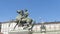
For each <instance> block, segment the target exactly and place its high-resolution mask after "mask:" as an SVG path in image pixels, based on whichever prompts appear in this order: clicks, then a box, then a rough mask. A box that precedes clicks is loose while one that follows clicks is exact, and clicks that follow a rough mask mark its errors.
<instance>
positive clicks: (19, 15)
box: [16, 10, 24, 20]
mask: <svg viewBox="0 0 60 34" xmlns="http://www.w3.org/2000/svg"><path fill="white" fill-rule="evenodd" d="M17 13H18V16H17V17H16V20H21V19H22V18H23V15H24V12H23V10H17Z"/></svg>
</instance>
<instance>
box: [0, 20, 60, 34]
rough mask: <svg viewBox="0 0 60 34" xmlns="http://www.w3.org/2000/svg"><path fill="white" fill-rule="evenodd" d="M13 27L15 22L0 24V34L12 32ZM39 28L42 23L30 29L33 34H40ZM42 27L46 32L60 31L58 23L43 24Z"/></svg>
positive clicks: (59, 23)
mask: <svg viewBox="0 0 60 34" xmlns="http://www.w3.org/2000/svg"><path fill="white" fill-rule="evenodd" d="M10 23H11V25H10V27H9V24H10ZM15 25H16V23H15V21H7V22H0V32H2V33H3V34H8V32H9V31H11V30H13V28H14V26H15ZM41 26H42V23H35V25H34V27H33V29H32V30H33V32H41ZM44 26H45V28H46V32H48V31H59V30H60V22H44ZM16 29H18V26H17V27H16V28H15V30H16Z"/></svg>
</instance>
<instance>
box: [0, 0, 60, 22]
mask: <svg viewBox="0 0 60 34" xmlns="http://www.w3.org/2000/svg"><path fill="white" fill-rule="evenodd" d="M24 9H27V10H28V12H29V17H30V18H32V19H33V20H35V21H36V22H41V21H44V22H54V21H60V0H0V22H3V21H9V20H12V19H16V16H17V15H18V14H17V12H16V11H17V10H24Z"/></svg>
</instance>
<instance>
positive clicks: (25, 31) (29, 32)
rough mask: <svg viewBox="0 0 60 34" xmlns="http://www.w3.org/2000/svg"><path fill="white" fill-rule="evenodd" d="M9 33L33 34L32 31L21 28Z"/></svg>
mask: <svg viewBox="0 0 60 34" xmlns="http://www.w3.org/2000/svg"><path fill="white" fill-rule="evenodd" d="M8 34H32V32H31V31H28V30H21V31H10V32H8Z"/></svg>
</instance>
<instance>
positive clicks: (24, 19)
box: [14, 10, 33, 29]
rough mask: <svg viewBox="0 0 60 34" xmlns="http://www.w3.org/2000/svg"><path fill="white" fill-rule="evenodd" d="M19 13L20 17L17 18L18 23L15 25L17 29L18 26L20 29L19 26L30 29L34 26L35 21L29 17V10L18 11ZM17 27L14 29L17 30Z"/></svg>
mask: <svg viewBox="0 0 60 34" xmlns="http://www.w3.org/2000/svg"><path fill="white" fill-rule="evenodd" d="M17 13H18V16H17V17H16V23H17V24H16V25H15V27H16V26H17V25H18V27H19V26H22V27H23V26H25V25H26V26H27V27H29V26H31V25H32V22H33V20H32V19H31V18H29V17H28V16H29V13H28V10H24V11H23V10H17ZM15 27H14V29H15ZM25 28H26V27H25ZM25 28H24V29H25Z"/></svg>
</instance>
